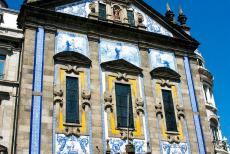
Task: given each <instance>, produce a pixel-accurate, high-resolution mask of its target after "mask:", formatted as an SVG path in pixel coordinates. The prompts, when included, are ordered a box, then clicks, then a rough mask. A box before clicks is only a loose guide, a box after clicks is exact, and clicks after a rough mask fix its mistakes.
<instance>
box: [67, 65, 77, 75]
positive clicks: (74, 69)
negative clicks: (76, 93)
mask: <svg viewBox="0 0 230 154" xmlns="http://www.w3.org/2000/svg"><path fill="white" fill-rule="evenodd" d="M78 69H79V67H78V66H72V65H70V64H68V65H66V73H68V74H70V73H74V74H78V73H79V70H78Z"/></svg>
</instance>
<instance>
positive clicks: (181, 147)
mask: <svg viewBox="0 0 230 154" xmlns="http://www.w3.org/2000/svg"><path fill="white" fill-rule="evenodd" d="M161 149H162V153H163V154H189V153H190V152H189V150H188V145H187V143H178V144H176V143H172V144H171V143H169V142H164V141H163V142H161Z"/></svg>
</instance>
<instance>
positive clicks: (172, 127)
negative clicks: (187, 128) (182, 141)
mask: <svg viewBox="0 0 230 154" xmlns="http://www.w3.org/2000/svg"><path fill="white" fill-rule="evenodd" d="M162 96H163V102H164V111H165V120H166V126H167V131H173V132H177V123H176V117H175V111H174V105H173V99H172V93H171V91H170V90H162Z"/></svg>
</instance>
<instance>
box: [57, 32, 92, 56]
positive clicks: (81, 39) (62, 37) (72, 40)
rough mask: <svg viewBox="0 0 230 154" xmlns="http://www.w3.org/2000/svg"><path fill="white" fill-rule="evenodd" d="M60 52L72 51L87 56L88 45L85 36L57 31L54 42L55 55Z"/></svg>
mask: <svg viewBox="0 0 230 154" xmlns="http://www.w3.org/2000/svg"><path fill="white" fill-rule="evenodd" d="M62 51H74V52H78V53H81V54H83V55H85V56H88V54H89V44H88V38H87V35H83V34H78V33H73V32H66V31H58V32H57V34H56V41H55V53H56V54H57V53H59V52H62Z"/></svg>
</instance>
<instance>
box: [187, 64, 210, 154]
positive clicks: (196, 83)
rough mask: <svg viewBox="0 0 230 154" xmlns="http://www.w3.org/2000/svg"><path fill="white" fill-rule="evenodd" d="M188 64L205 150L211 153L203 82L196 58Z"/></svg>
mask: <svg viewBox="0 0 230 154" xmlns="http://www.w3.org/2000/svg"><path fill="white" fill-rule="evenodd" d="M190 66H191V70H192V76H193V81H194V87H195V93H196V98H197V102H198V104H197V105H198V108H199V116H200V121H201V126H202V130H203V136H204V142H205V147H206V152H207V153H213V152H214V148H213V143H212V138H211V136H212V135H211V132H210V126H209V123H208V119H207V114H206V108H205V100H204V96H203V91H202V88H203V84H202V82H201V81H200V74H199V71H198V66H197V62H196V60H190Z"/></svg>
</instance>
